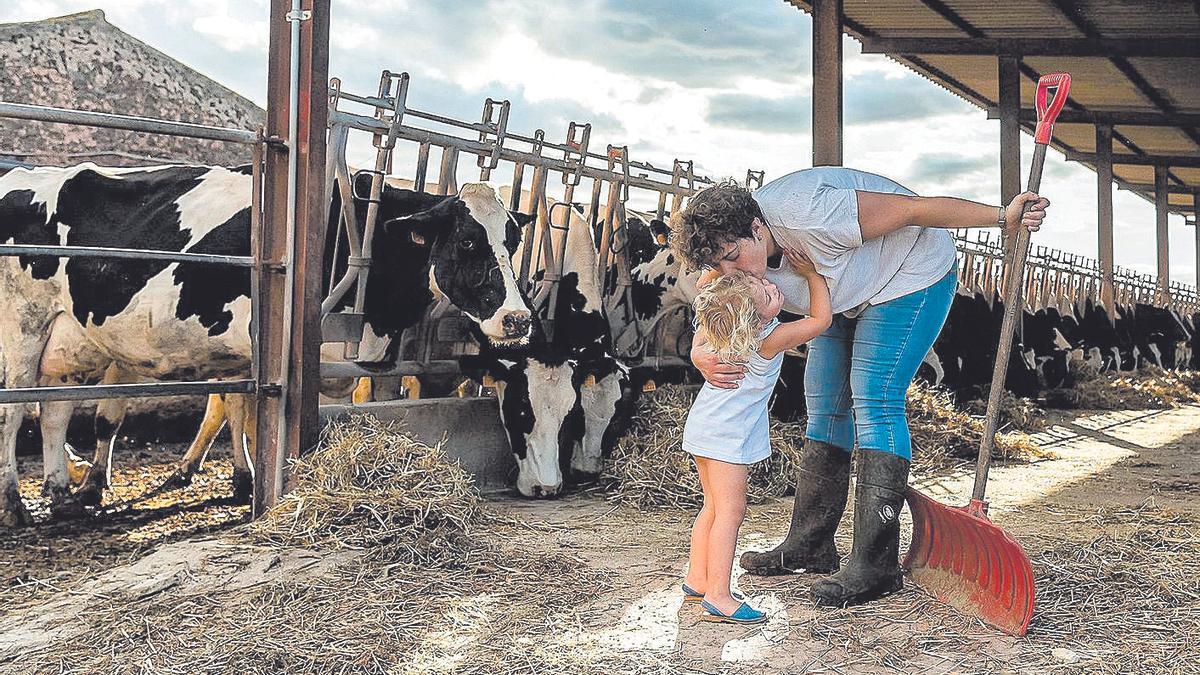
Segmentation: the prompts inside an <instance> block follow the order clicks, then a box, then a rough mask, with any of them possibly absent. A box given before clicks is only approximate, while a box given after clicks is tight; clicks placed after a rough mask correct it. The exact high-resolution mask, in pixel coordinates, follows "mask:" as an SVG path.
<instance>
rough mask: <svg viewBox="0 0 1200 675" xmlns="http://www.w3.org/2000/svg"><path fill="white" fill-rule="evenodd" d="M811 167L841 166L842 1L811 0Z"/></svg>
mask: <svg viewBox="0 0 1200 675" xmlns="http://www.w3.org/2000/svg"><path fill="white" fill-rule="evenodd" d="M812 16H813V55H812V69H813V85H812V86H813V92H812V139H813V144H812V147H813V156H812V163H813V166H841V165H842V0H813V3H812Z"/></svg>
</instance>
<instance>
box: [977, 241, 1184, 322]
mask: <svg viewBox="0 0 1200 675" xmlns="http://www.w3.org/2000/svg"><path fill="white" fill-rule="evenodd" d="M967 232H968V231H962V230H960V231H959V232H958V233H957V234H956V237H955V238H956V244H957V246H958V251H959V260H960V263H961V264H960V265H959V270H958V274H959V283H960V284H961V285H962V286H964V287H966V288H970V289H972V290H976V291H979V292H981V293H983V294H984V295H985V296H987V297H992V296H993V295H994V294H995V293H996V292H998V290H999V289H1000V288H1003V285H1002V283H1003V277H1004V248H1003V244H1002V240H1001V238H1000V237H999V236H996V234H995V233H992V232H988V231H980V232H978V234H977V235H976V236H975V237H974V238H969V237H968V235H967ZM1102 284H1103V273H1102V272H1101V270H1100V261H1098V260H1096V259H1094V258H1088V257H1086V256H1082V255H1078V254H1075V253H1067V252H1065V251H1061V250H1058V249H1053V248H1047V247H1045V246H1035V247H1034V248H1033V249H1032V250H1031V251H1030V252H1029V258H1028V260H1027V261H1026V263H1025V273H1024V287H1023V288H1024V297H1025V302H1026V304H1027V305H1028V306H1029V307H1030V308H1032V309H1035V310H1036V309H1039V308H1042V307H1058V308H1059V309H1060V310H1064V311H1065V310H1067V309H1068V308H1069V307H1070V306H1072V305H1075V304H1076V303H1079V302H1082V301H1085V300H1087V299H1091V300H1092V301H1093V302H1095V303H1100V302H1101V293H1102V290H1103V289H1102ZM1167 290H1168V293H1167V294H1166V295H1167V297H1165V298H1164V297H1163V289H1162V288H1161V287H1160V285H1159V283H1158V280H1157V278H1156V277H1155V276H1154V275H1151V274H1141V273H1138V272H1135V271H1133V270H1130V269H1128V268H1124V267H1119V266H1118V267H1116V268H1115V269H1114V270H1113V298H1114V301H1115V303H1116V304H1117V305H1120V306H1131V305H1135V304H1138V303H1145V304H1149V305H1157V306H1161V307H1169V308H1171V309H1173V310H1175V311H1176V312H1178V313H1179V314H1181V315H1191V314H1194V313H1196V312H1200V296H1198V295H1197V292H1196V289H1195V288H1193V287H1191V286H1187V285H1185V284H1181V283H1179V282H1172V283H1171V284H1170V287H1169V288H1168V289H1167Z"/></svg>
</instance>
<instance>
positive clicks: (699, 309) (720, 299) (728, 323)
mask: <svg viewBox="0 0 1200 675" xmlns="http://www.w3.org/2000/svg"><path fill="white" fill-rule="evenodd" d="M756 290H757V289H755V287H754V285H753V284H752V282H751V277H750V275H748V274H746V273H745V272H741V271H735V272H733V273H732V274H727V275H725V276H722V277H718V278H717V279H716V280H714V281H713V282H712V283H710V284H709V285H707V286H705V287H704V288H703V289H701V290H700V292H699V293H697V294H696V299H695V300H694V301H693V302H692V307H693V308H694V309H695V311H696V326H697V327H698V328H703V329H704V332H705V333H707V334H708V346H709V348H710V349H712V350H713V351H714V352H716V354H717V356H718V357H719V358H720V359H721V360H722V361H727V362H731V363H741V362H744V361H746V360H748V359H749V358H750V354H752V353H753V352H755V351H757V350H758V347H759V345H760V344H761V342H762V341H761V340H759V339H758V334H759V332H760V331H761V330H762V319H761V318H760V317H759V316H758V310H757V309H755V307H754V293H755V291H756Z"/></svg>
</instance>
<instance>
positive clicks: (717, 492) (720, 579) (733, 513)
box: [704, 460, 747, 614]
mask: <svg viewBox="0 0 1200 675" xmlns="http://www.w3.org/2000/svg"><path fill="white" fill-rule="evenodd" d="M706 463H707V464H708V483H709V484H708V487H707V492H708V494H710V495H712V504H713V507H714V509H713V510H714V513H713V524H712V527H711V528H710V529H709V535H708V566H707V572H708V579H707V581H708V586H707V587H706V588H705V594H704V599H705V600H707V601H708V603H709V604H710V605H713V606H714V607H716V608H717V609H719V610H720V611H721V612H722V613H724V614H732V613H733V612H735V611H737V608H738V607H739V606H740V605H741V604H742V603H740V602H738V601H737V600H734V599H733V596H731V595H730V592H729V591H730V589H729V585H730V574H731V572H732V569H733V552H734V549H735V548H736V547H737V536H738V529H740V528H741V526H742V519H743V518H745V516H746V476H747V467H746V465H744V464H729V463H728V462H720V461H716V460H711V461H708V462H706Z"/></svg>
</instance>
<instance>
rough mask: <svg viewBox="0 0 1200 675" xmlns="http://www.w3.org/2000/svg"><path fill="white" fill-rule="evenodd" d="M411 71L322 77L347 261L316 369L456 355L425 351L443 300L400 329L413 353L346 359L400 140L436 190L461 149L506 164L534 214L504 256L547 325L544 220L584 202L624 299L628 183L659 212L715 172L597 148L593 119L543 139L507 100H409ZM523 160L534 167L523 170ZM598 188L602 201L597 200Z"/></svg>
mask: <svg viewBox="0 0 1200 675" xmlns="http://www.w3.org/2000/svg"><path fill="white" fill-rule="evenodd" d="M409 82H410V78H409V75H408V73H403V72H401V73H395V72H391V71H387V70H385V71H383V73H382V75H381V77H380V80H379V88H378V91H377V93H376V94H375V95H373V96H360V95H356V94H352V93H349V92H346V91H344V90H343V89H342V85H341V82H340V80H338V79H337V78H334V79H332V80H331V82H330V90H329V145H328V148H329V150H328V155H327V161H328V164H327V182H328V185H329V189H330V190H332V186H333V185H334V179H336V183H337V185H338V190H339V191H340V195H341V197H342V199H341V202H342V212H341V214H340V215H339V219H338V220H339V225H338V226H339V227H341V228H343V229H344V231H345V232H346V235H347V241H348V244H349V249H350V250H349V252H348V253H349V256H348V259H349V266H348V268H347V270H346V271H345V273H344V274H342V275H340V276H339V277H338V278H331V279H329V280H328V281H329V284H330V289H331V292H330V293H329V295H328V296H327V297H326V298H325V300H324V301H323V303H322V337H323V339H324V340H325V341H327V342H345V343H346V351H345V357H346V359H347V361H344V362H323V363H322V364H321V375H322V377H358V376H372V377H381V376H397V375H423V374H452V373H457V372H458V362H457V361H456V360H451V359H441V360H437V359H432V358H431V352H432V339H433V338H434V337H435V336H438V335H442V334H445V333H453V331H444V330H442V328H443V322H444V321H447V320H450V321H457V320H460V319H458V315H457V312H456V311H455V312H452V311H450V308H449V307H448V306H447V304H446V303H445V301H442V302H441V303H439V304H437V305H436V306H435V307H433V308H432V309H431V310H430V311H429V313H428V315H427V318H426V320H425V321H423V322H422V323H421V324H419V325H418V326H415V327H413V328H411V329H409V330H408V331H406V335H405V338H404V342H405V344H410V343H415V345H416V347H417V349H418V350H419V354H418V356H417V358H409V359H402V360H400V361H399V362H398V363H397V364H395V365H394V366H391V367H386V368H372V367H369V366H368V367H363V366H364V365H365V364H358V363H354V362H353V361H352V360H353V359H354V358H356V357H357V355H358V344H357V342H358V340H359V339H360V337H361V335H362V329H363V316H362V304H363V299H364V293H363V289H364V287H365V284H366V278H367V270H368V267H369V265H370V260H371V249H370V246H371V244H370V242H371V238H372V235H373V233H374V230H375V227H376V225H377V224H376V222H375V220H376V218H377V215H378V214H377V204H378V200H379V199H380V195H381V193H382V189H383V184H384V180H385V175H387V174H389V173H394V168H395V166H394V156H395V151H396V149H397V142H398V141H405V142H408V143H410V144H415V145H416V148H415V150H416V159H415V163H414V165H413V167H412V172H411V174H410V175H412V176H413V179H412V186H411V187H412V189H413V190H416V191H427V192H431V193H433V194H439V195H448V194H452V193H454V192H456V191H457V189H458V176H457V172H458V165H459V161H460V155H461V154H462V153H466V154H469V155H474V156H475V158H476V161H475V166H476V167H477V168H478V170H479V180H481V181H487V180H492V178H493V173H501V172H503V173H507V172H509V171H511V180H509V181H507V183H506V184H507V186H508V188H509V189H511V196H510V197H509V201H508V204H506V206H507V208H509V209H510V210H513V211H523V212H526V213H531V214H536V218H535V219H534V221H533V222H530V223H529V224H528V225H527V226H526V227H525V230H524V232H523V235H522V240H523V242H525V245H524V246H523V247H522V250H523V253H522V255H521V256H520V258H519V260H518V261H514V268H515V272H516V274H517V280H518V284H519V286H520V288H521V290H522V291H523V292H525V293H526V295H527V297H530V298H531V302H532V304H533V306H534V307H533V309H534V311H535V315H539V314H540V315H541V317H542V322H543V326H544V328H545V329H546V331H547V334H549V335H552V334H553V330H554V320H555V317H554V308H555V299H556V297H557V292H558V282H559V280H560V279H561V277H562V271H563V264H564V260H563V255H564V251H565V247H566V240H567V238H566V237H565V236H558V237H555V236H554V232H555V231H559V232H565V230H566V228H567V227H568V224H569V222H570V221H569V219H570V218H571V217H572V216H571V213H570V212H571V210H572V207H573V206H583V207H588V210H587V215H588V218H589V219H590V221H589V222H588V223H587V224H588V226H589V227H592V228H593V231H594V230H595V229H596V228H599V229H600V237H599V240H598V241H597V247H598V260H597V265H598V270H597V272H598V274H599V275H600V278H601V279H602V280H603V282H604V291H605V296H606V297H607V298H614V297H620V296H622V295H624V296H625V297H626V298H627V300H629V299H630V298H629V294H630V288H631V283H630V276H629V275H630V271H631V270H630V265H629V260H628V255H627V253H628V251H627V249H626V243H627V242H626V232H627V230H626V222H627V219H628V212H627V206H626V205H627V202H628V201H629V199H630V190H631V189H636V190H642V191H646V192H647V193H652V194H653V195H654V198H653V200H651V201H653V203H656V206H655V207H654V209H653V211H652V212H651V215H653V217H656V218H659V219H662V218H664V216H665V215H666V214H667V213H668V211H675V210H678V209H679V207H680V205H681V203H682V200H683V199H684V198H685V197H689V196H691V195H692V194H693V193H694V192H695V191H696V190H697V189H699V188H701V187H703V186H706V185H711V184H713V180H712V179H710V178H708V177H706V176H697V175H696V174H695V168H694V167H695V165H694V163H693V162H692V161H683V160H679V159H676V160H674V162H673V165H672V167H671V168H670V169H665V168H659V167H656V166H653V165H651V164H650V163H648V162H639V161H635V160H633V159H631V158H630V156H629V148H628V146H616V145H608V146H607V148H606V149H605V152H604V153H598V152H594V151H593V150H592V145H593V141H592V138H591V135H592V126H591V124H584V123H578V122H570V123H569V125H568V128H567V133H566V139H565V140H564V141H563V142H561V143H555V142H552V141H548V140H546V132H545V131H544V130H542V129H538V130H536V131H535V132H534V133H533V134H532V136H527V135H522V134H520V133H516V132H514V131H512V130H510V129H509V128H508V119H509V114H510V111H511V104H510V102H509V101H503V100H494V99H491V98H489V99H487V100H486V101H485V102H484V104H483V111H482V115H481V117H480V120H479V121H477V122H468V121H463V120H457V119H453V118H450V117H446V116H444V115H438V114H435V113H430V112H426V111H422V110H417V109H415V108H413V107H411V106H409V105H408V90H409ZM344 103H351V104H358V105H361V106H366V108H367V109H368V110H369V113H368V114H359V113H355V112H350V111H347V110H343V109H341V106H342V104H344ZM414 120H420V121H422V122H425V123H429V124H433V125H438V126H439V127H441V128H443V129H444V130H441V129H433V128H422V127H417V126H414V125H413V124H412V121H414ZM351 129H355V130H359V131H365V132H368V133H370V134H372V143H373V146H374V148H375V161H374V165H373V167H372V168H370V169H360V170H358V171H357V172H354V173H355V175H359V174H367V175H369V176H370V177H371V184H370V192H369V194H366V195H353V194H352V193H353V187H352V186H353V185H354V184H355V181H354V177H353V176H352V174H351V171H350V168H349V166H348V164H347V161H346V145H347V140H348V137H349V132H350V130H351ZM434 148H437V150H438V151H439V152H440V153H441V158H440V162H439V163H438V168H437V175H436V178H435V179H434V180H433V181H432V182H431V180H430V172H429V164H430V154H431V150H432V149H434ZM530 170H531V174H532V175H529V176H527V173H530ZM552 174H557V176H558V179H559V181H558V182H559V183H560V184H561V191H559V190H553V189H551V188H550V184H551V183H552V182H554V181H552V180H551V178H552V177H553V176H552ZM762 177H763V173H762V172H761V171H751V172H749V173H748V175H747V181H748V182H751V181H756V182H757V184H758V185H761V184H762ZM585 179H588V180H590V181H591V183H590V185H589V186H588V187H590V188H591V189H590V192H589V193H588V195H589V196H588V200H587V202H585V203H579V202H576V201H575V195H576V190H577V188H579V187H580V186H581V185H584V180H585ZM352 196H354V197H359V198H365V199H366V200H368V204H369V207H368V210H367V213H366V222H364V223H358V222H357V221H356V217H355V213H354V209H353V207H352V206H351V199H350V197H352ZM602 196H603V197H604V198H605V200H606V201H604V202H602V201H601V197H602ZM668 200H670V204H669V205H668ZM651 201H648V202H647V203H651ZM327 203H328V202H327ZM602 204H603V205H604V206H606V207H607V208H605V209H603V220H602V221H601V220H600V217H601V212H602V209H601V206H602ZM610 272H615V273H610ZM539 274H540V276H538V275H539ZM535 277H537V278H536V280H535ZM535 281H536V283H535ZM352 288H357V293H356V294H355V298H354V303H353V306H352V307H351V308H349V309H348V310H347V311H343V312H334V311H333V310H334V308H335V307H337V305H338V303H339V302H341V301H342V299H343V298H344V297H345V296H346V294H347V293H349V291H350V289H352ZM625 307H626V308H627V311H630V312H632V302H628V301H627V302H626V303H625ZM625 318H626V319H627V321H626V322H625V323H626V325H629V326H631V330H640V328H639V327H638V324H637V322H636V321H634V320H633V318H634V317H633V316H632V315H630V316H627V317H625ZM615 337H616V336H614V338H615ZM648 342H649V341H648V340H646V339H644V336H640V335H639V336H638V339H637V340H636V341H634V345H635V347H636V349H635V350H633V351H637V353H632V351H631V353H625V354H620V355H619V356H622V357H626V358H638V357H641V356H644V349H645V347H646V346H647V343H648ZM664 365H665V364H664Z"/></svg>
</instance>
